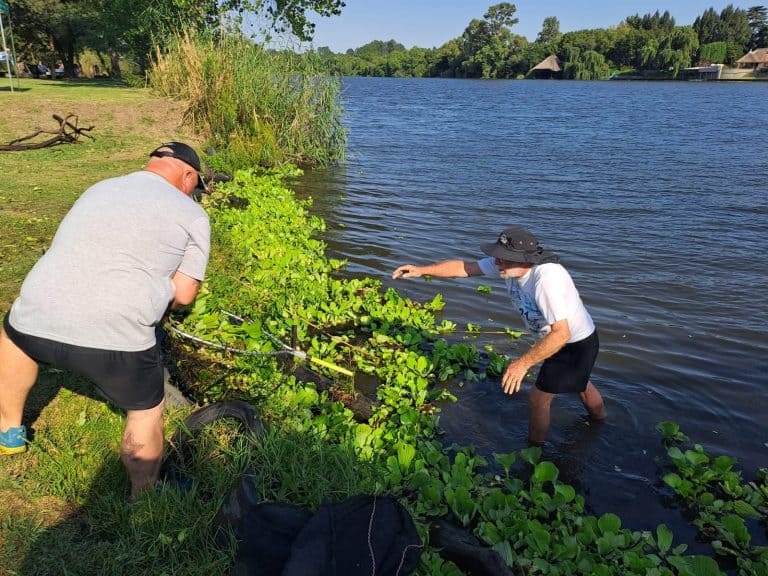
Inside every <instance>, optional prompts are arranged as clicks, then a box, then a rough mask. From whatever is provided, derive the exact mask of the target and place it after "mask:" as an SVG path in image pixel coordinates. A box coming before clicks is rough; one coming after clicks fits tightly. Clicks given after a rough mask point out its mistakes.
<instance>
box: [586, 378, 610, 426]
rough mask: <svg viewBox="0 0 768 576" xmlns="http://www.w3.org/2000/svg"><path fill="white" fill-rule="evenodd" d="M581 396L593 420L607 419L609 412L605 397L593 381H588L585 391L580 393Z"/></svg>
mask: <svg viewBox="0 0 768 576" xmlns="http://www.w3.org/2000/svg"><path fill="white" fill-rule="evenodd" d="M579 398H581V402H582V404H584V407H585V408H586V409H587V412H589V416H590V417H591V418H592V419H593V420H605V417H606V416H607V414H606V412H605V404H603V397H602V396H600V392H598V391H597V388H595V386H594V385H593V384H592V382H591V381H590V382H587V388H586V389H585V390H584V392H581V393H579Z"/></svg>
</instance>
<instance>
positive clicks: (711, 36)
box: [693, 4, 752, 64]
mask: <svg viewBox="0 0 768 576" xmlns="http://www.w3.org/2000/svg"><path fill="white" fill-rule="evenodd" d="M693 29H694V30H695V31H696V34H697V35H698V38H699V44H709V43H711V42H726V43H727V45H728V50H727V55H726V63H728V64H732V63H733V62H734V61H735V60H737V59H738V58H739V57H740V56H742V55H743V54H744V53H745V52H746V51H747V49H748V48H749V46H750V44H751V41H752V29H751V28H750V25H749V18H748V15H747V11H746V10H741V9H739V8H734V7H733V5H732V4H729V5H728V6H726V7H725V8H723V10H722V11H721V12H720V14H718V13H717V12H715V10H714V9H713V8H709V9H707V10H706V11H704V13H703V14H702V15H701V16H699V17H698V18H696V20H695V21H694V22H693Z"/></svg>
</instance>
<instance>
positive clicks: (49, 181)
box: [0, 79, 199, 313]
mask: <svg viewBox="0 0 768 576" xmlns="http://www.w3.org/2000/svg"><path fill="white" fill-rule="evenodd" d="M0 108H2V109H3V110H5V111H12V113H6V114H3V115H0V143H4V144H5V143H8V142H10V141H11V140H15V139H17V138H21V137H24V136H27V135H30V134H33V133H34V132H36V131H37V130H39V129H43V130H56V129H57V128H58V123H57V122H56V121H54V120H53V119H52V117H51V116H52V114H58V115H60V116H65V115H67V114H75V115H76V116H77V117H78V124H79V126H81V127H87V126H94V129H93V130H92V131H90V134H91V135H92V136H93V138H94V139H93V140H90V139H88V138H81V139H80V140H79V141H78V142H77V143H75V144H61V145H57V146H54V147H50V148H44V149H41V150H30V151H23V152H0V174H2V187H0V312H2V313H4V312H5V311H6V310H7V309H8V308H9V307H10V305H11V303H12V302H13V299H14V298H15V297H16V293H17V292H18V289H19V287H20V285H21V281H22V280H23V278H24V276H25V275H26V273H27V272H28V271H29V269H30V268H31V267H32V266H33V265H34V263H35V262H36V261H37V259H38V258H39V257H40V255H41V254H42V253H43V252H44V251H45V249H46V248H47V246H48V244H49V242H50V240H51V238H52V237H53V234H54V232H55V231H56V227H57V226H58V223H59V222H60V221H61V218H62V217H63V216H64V214H66V212H67V210H68V209H69V208H70V207H71V206H72V204H73V203H74V201H75V200H76V199H77V198H78V197H79V196H80V194H82V192H83V191H84V190H85V189H86V188H87V187H88V186H90V185H91V184H94V183H95V182H98V181H99V180H102V179H104V178H108V177H111V176H117V175H119V174H125V173H127V172H131V171H133V170H138V169H140V168H141V167H142V166H143V164H144V162H145V161H146V159H147V154H148V153H149V151H150V150H152V149H153V148H155V147H156V146H157V145H158V144H159V143H161V142H163V141H165V140H168V139H171V138H178V139H185V140H187V141H189V142H191V143H193V144H196V145H198V144H199V140H197V139H196V138H194V137H192V136H191V135H190V134H189V132H188V131H186V130H185V129H183V128H182V127H181V124H182V115H181V105H180V104H179V103H176V102H172V101H170V100H168V99H162V98H158V97H153V96H151V95H150V93H149V91H148V90H145V89H134V88H127V87H125V86H123V85H121V84H118V83H114V82H106V81H95V80H94V81H72V82H69V81H51V80H32V79H22V80H21V88H20V89H19V90H16V91H15V92H13V93H11V92H10V91H9V90H7V89H6V90H0ZM47 137H50V136H48V135H40V136H39V137H37V138H35V139H34V140H33V141H34V142H38V141H41V140H44V139H45V138H47Z"/></svg>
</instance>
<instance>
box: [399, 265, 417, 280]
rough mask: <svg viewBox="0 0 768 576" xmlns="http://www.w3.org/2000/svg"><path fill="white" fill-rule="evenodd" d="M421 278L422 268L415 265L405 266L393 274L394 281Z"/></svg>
mask: <svg viewBox="0 0 768 576" xmlns="http://www.w3.org/2000/svg"><path fill="white" fill-rule="evenodd" d="M421 276H422V272H421V268H420V267H419V266H415V265H414V264H403V265H402V266H400V267H399V268H397V269H395V271H394V272H392V280H397V279H398V278H421Z"/></svg>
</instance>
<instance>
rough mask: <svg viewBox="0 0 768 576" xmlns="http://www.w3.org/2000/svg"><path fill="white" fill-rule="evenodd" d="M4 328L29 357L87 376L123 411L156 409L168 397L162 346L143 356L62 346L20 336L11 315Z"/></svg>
mask: <svg viewBox="0 0 768 576" xmlns="http://www.w3.org/2000/svg"><path fill="white" fill-rule="evenodd" d="M3 328H5V333H6V334H7V335H8V337H9V338H10V339H11V341H12V342H13V343H14V344H16V346H18V347H19V348H20V349H21V351H22V352H24V353H25V354H26V355H27V356H29V357H30V358H32V359H33V360H35V361H37V362H45V363H46V364H51V365H52V366H55V367H57V368H62V369H64V370H70V371H72V372H76V373H78V374H81V375H82V376H85V377H86V378H88V379H89V380H91V381H93V383H94V384H95V385H96V388H98V390H99V392H100V393H101V394H102V395H103V396H104V397H105V398H106V399H107V400H108V401H109V402H111V403H112V404H114V405H116V406H118V407H120V408H122V409H123V410H147V409H149V408H154V407H155V406H157V405H158V404H160V402H162V400H163V397H164V396H165V391H164V387H163V359H162V356H161V354H160V345H159V344H155V345H154V346H153V347H152V348H149V349H147V350H142V351H141V352H120V351H117V350H101V349H99V348H85V347H83V346H74V345H72V344H63V343H61V342H56V341H55V340H48V339H46V338H38V337H37V336H29V335H27V334H23V333H21V332H19V331H18V330H16V329H15V328H14V327H13V326H11V323H10V322H9V321H8V314H6V316H5V318H4V319H3Z"/></svg>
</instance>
